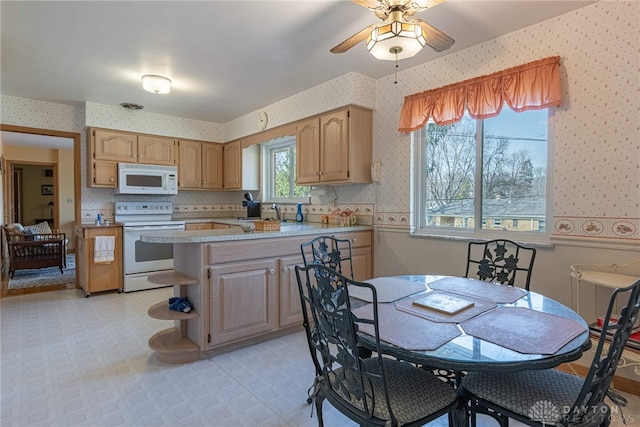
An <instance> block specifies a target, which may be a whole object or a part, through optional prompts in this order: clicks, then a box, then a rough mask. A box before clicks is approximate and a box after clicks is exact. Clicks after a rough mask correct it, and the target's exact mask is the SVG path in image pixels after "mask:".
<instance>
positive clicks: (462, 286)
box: [429, 277, 527, 304]
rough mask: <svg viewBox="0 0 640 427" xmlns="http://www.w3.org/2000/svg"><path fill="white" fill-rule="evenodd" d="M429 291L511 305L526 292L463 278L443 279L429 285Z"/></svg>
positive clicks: (511, 287)
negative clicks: (448, 292) (480, 298)
mask: <svg viewBox="0 0 640 427" xmlns="http://www.w3.org/2000/svg"><path fill="white" fill-rule="evenodd" d="M429 287H430V288H431V289H438V290H441V291H450V292H455V293H458V294H463V295H469V296H479V297H482V298H484V299H488V300H491V301H494V302H497V303H499V304H511V303H514V302H516V301H517V300H519V299H520V298H522V297H523V296H525V295H526V294H527V292H526V291H525V290H523V289H520V288H514V287H513V286H507V285H499V284H496V283H491V282H483V281H482V280H476V279H467V278H464V277H445V278H443V279H440V280H436V281H435V282H431V283H429Z"/></svg>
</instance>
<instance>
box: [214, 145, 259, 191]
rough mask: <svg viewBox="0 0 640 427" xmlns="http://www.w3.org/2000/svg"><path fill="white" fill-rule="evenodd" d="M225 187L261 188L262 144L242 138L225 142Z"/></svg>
mask: <svg viewBox="0 0 640 427" xmlns="http://www.w3.org/2000/svg"><path fill="white" fill-rule="evenodd" d="M223 153H224V189H225V190H260V146H259V145H258V144H253V145H249V146H247V147H244V148H243V147H242V140H240V139H238V140H236V141H233V142H228V143H226V144H224V150H223Z"/></svg>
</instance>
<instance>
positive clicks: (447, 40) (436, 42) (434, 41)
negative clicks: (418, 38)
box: [410, 19, 455, 52]
mask: <svg viewBox="0 0 640 427" xmlns="http://www.w3.org/2000/svg"><path fill="white" fill-rule="evenodd" d="M410 22H413V23H415V24H418V25H420V28H422V31H423V33H424V38H425V39H426V41H427V44H428V45H429V46H431V47H432V48H433V49H434V50H435V51H437V52H442V51H443V50H447V49H449V48H450V47H451V46H453V44H454V43H455V40H454V39H452V38H451V37H449V36H448V35H446V34H445V33H443V32H442V31H440V30H438V29H437V28H434V27H432V26H431V25H429V24H427V23H426V22H424V21H423V20H422V19H413V20H411V21H410Z"/></svg>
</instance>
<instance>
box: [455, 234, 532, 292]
mask: <svg viewBox="0 0 640 427" xmlns="http://www.w3.org/2000/svg"><path fill="white" fill-rule="evenodd" d="M535 258H536V250H535V248H528V247H526V246H522V245H519V244H518V243H516V242H512V241H511V240H505V239H498V240H491V241H488V242H469V248H468V251H467V270H466V272H465V273H464V277H468V278H471V279H480V280H485V281H492V282H497V283H501V284H503V285H509V286H518V287H522V288H525V289H526V290H529V282H530V281H531V270H532V269H533V261H534V260H535Z"/></svg>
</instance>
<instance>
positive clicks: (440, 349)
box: [349, 275, 591, 372]
mask: <svg viewBox="0 0 640 427" xmlns="http://www.w3.org/2000/svg"><path fill="white" fill-rule="evenodd" d="M367 283H371V284H372V285H374V286H375V287H376V293H377V298H378V323H379V333H380V341H381V346H382V351H383V352H384V353H386V354H389V355H391V356H394V357H397V358H398V359H401V360H406V361H408V362H412V363H416V364H420V365H426V366H429V367H432V368H437V369H446V370H453V371H472V370H473V371H480V370H484V371H501V372H508V371H519V370H527V369H547V368H553V367H556V366H558V365H560V364H562V363H564V362H569V361H573V360H576V359H579V358H580V357H581V356H582V354H583V352H584V351H586V350H588V349H589V348H590V347H591V340H590V338H589V336H590V333H589V327H588V325H587V323H586V322H585V321H584V319H582V318H581V317H580V316H579V315H578V314H577V313H576V312H574V311H573V310H571V309H570V308H568V307H567V306H565V305H563V304H561V303H559V302H557V301H555V300H553V299H552V298H549V297H546V296H544V295H541V294H538V293H536V292H532V291H526V290H524V289H520V288H514V287H510V286H504V285H498V284H494V283H490V282H483V281H479V280H474V279H465V278H460V277H451V276H433V275H407V276H393V277H381V278H375V279H372V280H368V281H367ZM353 288H354V289H351V288H350V289H349V295H350V297H351V301H352V308H353V309H354V313H355V314H356V316H363V317H365V316H369V315H370V314H371V313H372V311H373V310H372V304H371V298H370V293H369V294H368V295H367V294H365V293H359V292H360V290H361V288H357V289H356V288H355V287H353ZM372 335H373V330H372V329H369V330H368V329H367V327H364V328H361V329H360V338H361V341H362V345H363V346H365V347H370V348H373V343H374V342H375V341H374V339H373V337H372Z"/></svg>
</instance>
